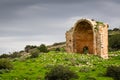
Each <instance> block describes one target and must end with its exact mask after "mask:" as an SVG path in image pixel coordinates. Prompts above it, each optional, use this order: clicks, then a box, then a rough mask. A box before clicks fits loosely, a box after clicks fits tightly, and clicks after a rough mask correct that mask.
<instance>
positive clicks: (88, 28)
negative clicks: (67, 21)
mask: <svg viewBox="0 0 120 80" xmlns="http://www.w3.org/2000/svg"><path fill="white" fill-rule="evenodd" d="M94 43H95V37H94V27H93V24H92V22H91V21H89V20H87V19H82V20H78V21H77V22H76V24H75V26H74V30H73V49H74V50H73V51H74V52H77V53H83V48H84V47H88V52H89V53H90V54H92V53H95V51H94V50H95V44H94Z"/></svg>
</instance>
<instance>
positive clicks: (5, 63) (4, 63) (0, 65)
mask: <svg viewBox="0 0 120 80" xmlns="http://www.w3.org/2000/svg"><path fill="white" fill-rule="evenodd" d="M12 68H13V65H12V63H11V62H10V61H9V60H8V59H0V69H8V70H10V69H12Z"/></svg>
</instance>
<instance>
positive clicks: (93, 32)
mask: <svg viewBox="0 0 120 80" xmlns="http://www.w3.org/2000/svg"><path fill="white" fill-rule="evenodd" d="M66 51H67V52H69V53H89V54H94V55H99V56H100V57H102V58H108V24H106V23H103V22H98V21H95V20H91V19H80V20H78V21H77V22H76V23H75V24H74V26H73V27H72V28H71V29H70V30H69V31H67V32H66Z"/></svg>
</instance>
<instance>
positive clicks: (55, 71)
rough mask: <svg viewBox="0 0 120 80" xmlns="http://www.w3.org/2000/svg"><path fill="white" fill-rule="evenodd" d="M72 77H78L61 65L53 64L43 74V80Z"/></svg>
mask: <svg viewBox="0 0 120 80" xmlns="http://www.w3.org/2000/svg"><path fill="white" fill-rule="evenodd" d="M72 78H78V75H77V74H76V73H75V72H73V71H71V70H69V68H68V67H64V66H62V65H57V66H54V67H53V68H52V69H51V70H50V72H48V73H46V76H45V80H70V79H72Z"/></svg>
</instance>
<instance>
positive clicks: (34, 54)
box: [31, 49, 40, 58]
mask: <svg viewBox="0 0 120 80" xmlns="http://www.w3.org/2000/svg"><path fill="white" fill-rule="evenodd" d="M39 53H40V52H39V50H38V49H36V50H34V51H32V52H31V58H36V57H38V56H39Z"/></svg>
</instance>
